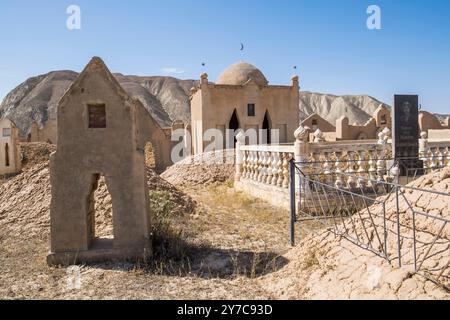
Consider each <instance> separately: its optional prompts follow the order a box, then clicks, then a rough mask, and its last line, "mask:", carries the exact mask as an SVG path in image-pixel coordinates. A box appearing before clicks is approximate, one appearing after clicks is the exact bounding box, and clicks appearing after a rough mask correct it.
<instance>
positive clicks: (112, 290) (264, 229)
mask: <svg viewBox="0 0 450 320" xmlns="http://www.w3.org/2000/svg"><path fill="white" fill-rule="evenodd" d="M184 191H185V192H187V193H188V194H190V195H191V196H192V197H193V198H194V199H195V200H197V202H198V203H199V206H198V210H197V212H196V214H195V215H194V216H192V215H186V216H178V215H177V216H173V215H171V214H170V212H171V208H170V206H171V204H170V201H169V200H168V195H167V194H164V192H155V193H153V195H152V196H151V205H152V209H153V211H154V212H155V214H156V219H155V224H154V229H153V232H154V240H155V242H154V251H155V252H154V258H153V260H151V261H150V262H147V263H144V262H142V261H140V262H139V261H138V262H122V263H104V264H97V265H91V266H82V267H81V269H80V274H81V283H82V286H81V288H80V289H69V288H68V287H67V280H68V275H67V273H66V269H65V268H50V267H48V266H47V265H46V262H45V258H46V255H47V252H48V243H49V228H48V225H47V226H44V227H43V231H42V233H41V234H40V235H39V236H34V237H33V238H32V239H29V238H27V239H23V240H21V239H20V238H11V237H10V236H9V235H8V234H2V233H1V232H0V265H1V266H2V270H1V271H0V298H6V299H17V298H25V299H35V298H44V299H92V298H95V299H123V298H127V299H271V298H274V297H273V296H272V295H271V294H270V293H267V292H266V291H265V290H264V288H262V287H261V286H260V282H259V281H257V280H256V279H257V278H259V277H261V276H263V275H266V274H269V273H272V272H274V271H276V270H278V269H280V268H281V267H283V266H284V265H285V264H286V263H287V262H288V261H287V260H286V259H285V258H283V257H281V255H282V254H283V253H285V252H286V251H287V250H288V249H289V248H290V247H289V229H288V228H289V214H288V212H287V211H285V210H280V209H277V208H274V207H270V206H268V205H267V204H266V203H264V202H262V201H258V200H254V199H251V198H249V197H247V196H245V195H243V194H241V193H236V192H235V191H234V190H233V189H232V188H231V184H230V183H225V184H220V185H214V186H208V187H196V188H187V189H185V190H184ZM307 229H308V226H307V225H304V227H302V228H300V229H299V230H298V232H299V234H302V233H303V236H304V235H305V233H306V232H307Z"/></svg>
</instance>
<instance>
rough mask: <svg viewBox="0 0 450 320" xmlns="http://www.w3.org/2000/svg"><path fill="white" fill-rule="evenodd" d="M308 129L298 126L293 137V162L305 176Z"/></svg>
mask: <svg viewBox="0 0 450 320" xmlns="http://www.w3.org/2000/svg"><path fill="white" fill-rule="evenodd" d="M309 131H310V129H309V127H303V126H300V127H298V128H297V130H295V132H294V137H295V142H294V160H295V162H296V163H297V166H298V167H299V168H300V170H302V171H303V172H304V173H305V174H306V173H307V168H308V165H307V164H306V163H305V162H307V161H308V154H309V145H308V138H309ZM295 178H296V189H297V190H300V173H298V172H297V174H296V177H295Z"/></svg>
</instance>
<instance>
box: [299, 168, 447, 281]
mask: <svg viewBox="0 0 450 320" xmlns="http://www.w3.org/2000/svg"><path fill="white" fill-rule="evenodd" d="M310 166H311V167H314V164H313V163H311V164H310ZM397 166H398V163H397V164H396V165H395V167H397ZM304 170H305V164H299V163H296V162H295V161H293V160H292V161H291V162H290V176H291V177H292V179H291V182H290V189H291V193H290V194H291V242H292V245H294V244H295V239H294V234H295V232H294V228H295V224H296V223H299V222H300V223H301V222H302V221H305V220H311V219H315V220H318V221H321V222H324V223H325V224H326V225H327V226H330V225H331V226H332V227H331V231H332V232H334V233H335V234H336V235H339V236H341V237H343V238H345V239H347V240H349V241H351V242H352V243H354V244H355V245H358V246H359V247H361V248H364V249H366V250H369V251H371V252H373V253H374V254H376V255H378V256H380V257H382V258H384V259H386V260H387V261H389V262H393V261H398V265H399V267H400V266H402V265H410V266H411V267H412V269H413V270H414V271H415V272H416V273H418V274H421V275H423V276H425V277H426V278H428V279H429V280H431V281H434V282H435V283H437V284H439V285H442V286H444V287H446V288H450V217H449V216H446V214H447V215H448V205H449V203H450V194H449V193H445V192H438V191H433V190H427V189H421V188H415V187H410V186H402V185H400V184H398V183H396V182H395V179H392V181H386V179H384V180H380V179H372V178H370V176H368V175H366V176H362V175H356V174H355V173H354V172H343V173H340V175H342V176H343V177H345V178H343V179H342V182H343V183H342V184H341V185H339V184H336V183H332V182H331V181H332V179H329V178H328V179H326V178H325V179H324V177H323V175H322V176H320V175H312V176H311V175H309V174H307V173H305V171H304ZM296 179H298V181H296ZM358 180H359V181H360V182H359V183H352V181H358ZM292 190H298V192H292ZM421 199H432V200H429V201H441V202H442V204H443V207H442V210H441V212H427V208H426V207H425V208H424V207H423V206H424V204H421V203H419V201H421ZM422 201H423V200H422ZM424 203H425V205H426V201H425V202H424ZM445 206H447V211H445ZM445 212H447V213H445Z"/></svg>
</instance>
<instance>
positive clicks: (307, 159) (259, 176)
mask: <svg viewBox="0 0 450 320" xmlns="http://www.w3.org/2000/svg"><path fill="white" fill-rule="evenodd" d="M308 136H309V132H308V131H307V130H306V129H305V128H303V127H300V128H299V129H297V131H296V132H295V137H296V141H295V143H294V144H292V145H251V146H246V145H245V136H244V135H243V134H240V135H238V137H237V140H238V141H237V145H236V181H241V182H245V181H252V182H253V183H257V184H260V185H265V186H270V187H273V188H279V189H280V188H281V189H288V188H289V184H290V176H289V161H290V160H291V159H294V161H295V162H296V163H297V164H298V167H299V168H301V171H302V173H303V174H305V175H307V176H308V177H310V178H312V179H317V180H318V181H321V182H325V183H327V184H333V185H335V186H337V187H339V188H344V189H353V188H357V189H363V188H373V186H374V185H375V183H373V182H376V181H379V182H382V181H388V182H391V181H392V180H393V179H394V178H395V177H396V174H397V172H398V168H396V167H394V166H393V165H394V161H393V160H392V147H391V143H390V140H389V139H390V130H389V129H385V130H384V131H383V132H381V133H380V134H379V139H378V140H357V141H336V142H322V141H321V140H320V139H316V140H315V141H318V142H307V141H306V140H307V137H308ZM419 145H420V151H419V157H420V159H421V160H423V162H424V168H425V169H431V170H434V169H437V168H442V167H450V152H449V150H450V141H429V140H428V139H427V138H426V135H425V134H422V138H421V139H420V140H419ZM274 190H275V189H274Z"/></svg>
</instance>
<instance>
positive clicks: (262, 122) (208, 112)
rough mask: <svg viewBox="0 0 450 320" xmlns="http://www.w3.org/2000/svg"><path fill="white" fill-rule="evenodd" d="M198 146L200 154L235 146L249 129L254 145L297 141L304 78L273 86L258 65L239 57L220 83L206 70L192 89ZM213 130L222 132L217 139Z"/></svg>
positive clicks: (193, 125) (195, 145)
mask: <svg viewBox="0 0 450 320" xmlns="http://www.w3.org/2000/svg"><path fill="white" fill-rule="evenodd" d="M190 102H191V119H192V123H191V129H190V130H191V137H192V149H193V150H192V151H193V153H194V154H200V153H203V152H205V151H210V150H211V141H214V143H215V145H214V148H213V149H215V150H222V149H229V148H233V147H234V143H235V136H236V134H237V130H239V129H242V130H244V131H245V132H246V135H247V143H249V144H257V143H259V144H277V143H288V142H293V141H294V131H295V130H296V129H297V127H298V126H299V83H298V77H297V76H293V77H292V79H291V84H290V85H269V81H267V79H266V77H265V76H264V74H263V73H262V72H261V71H260V70H259V69H258V68H257V67H255V66H254V65H252V64H250V63H247V62H242V61H241V62H237V63H235V64H233V65H231V66H229V67H228V68H226V69H225V70H224V71H223V72H222V73H221V75H220V76H219V78H218V79H217V81H216V83H211V82H209V81H208V75H207V74H206V73H205V74H202V76H201V80H200V83H199V85H198V86H197V87H196V88H192V89H191V96H190ZM209 129H217V130H216V131H215V132H220V133H221V136H219V137H216V136H215V137H214V138H211V132H212V131H208V130H209Z"/></svg>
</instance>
